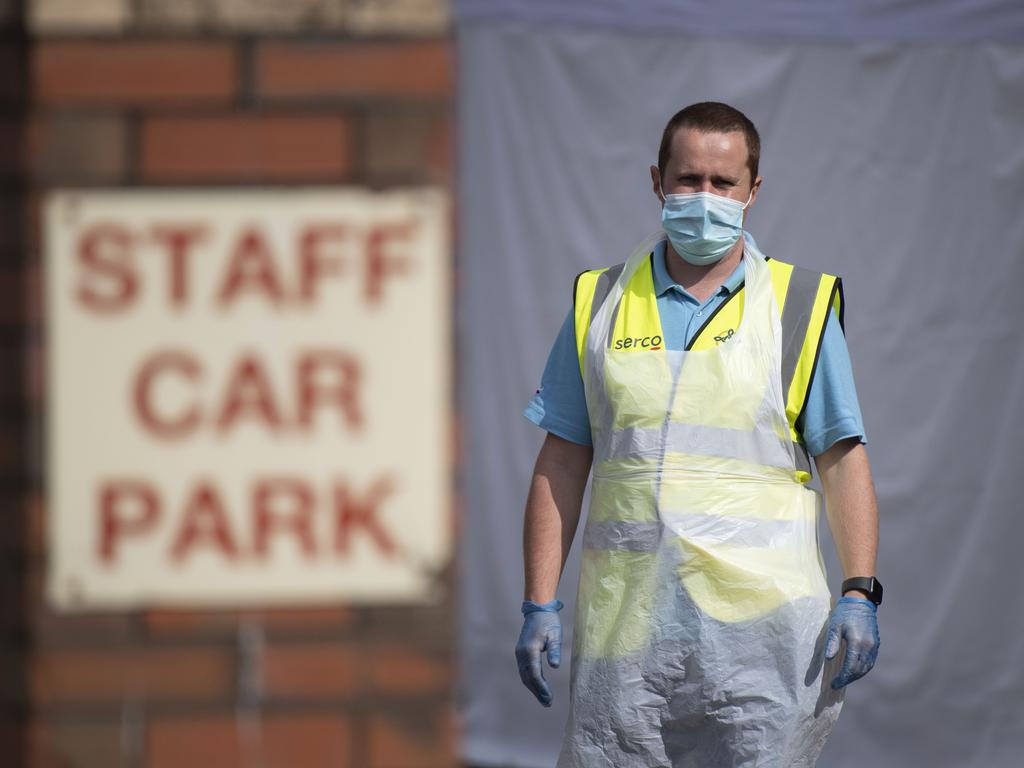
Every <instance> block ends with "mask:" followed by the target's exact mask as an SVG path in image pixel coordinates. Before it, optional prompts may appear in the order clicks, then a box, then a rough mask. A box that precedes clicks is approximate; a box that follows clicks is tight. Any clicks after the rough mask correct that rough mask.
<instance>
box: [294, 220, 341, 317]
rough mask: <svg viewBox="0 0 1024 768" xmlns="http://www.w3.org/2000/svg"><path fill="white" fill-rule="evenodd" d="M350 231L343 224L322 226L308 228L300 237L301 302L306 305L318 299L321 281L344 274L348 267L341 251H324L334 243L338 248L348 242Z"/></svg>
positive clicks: (337, 249)
mask: <svg viewBox="0 0 1024 768" xmlns="http://www.w3.org/2000/svg"><path fill="white" fill-rule="evenodd" d="M346 231H347V230H346V228H345V227H343V226H342V225H341V224H322V225H315V226H309V227H306V228H305V229H304V230H302V234H301V235H300V236H299V292H298V295H299V298H300V299H301V300H303V301H306V302H312V301H314V300H315V299H316V296H315V295H314V293H315V291H316V284H317V281H319V279H320V278H321V277H324V276H326V275H340V274H343V273H344V271H345V269H344V263H343V258H344V257H343V256H342V255H341V253H340V250H341V249H340V248H337V247H336V248H335V249H334V250H333V252H332V253H324V252H323V248H324V247H325V246H326V245H328V244H330V243H331V242H332V241H334V243H335V244H336V245H337V244H338V243H339V241H341V240H343V239H344V238H345V233H346Z"/></svg>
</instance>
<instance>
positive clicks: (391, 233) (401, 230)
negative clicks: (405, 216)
mask: <svg viewBox="0 0 1024 768" xmlns="http://www.w3.org/2000/svg"><path fill="white" fill-rule="evenodd" d="M415 229H416V225H415V223H411V222H410V223H406V224H391V225H386V226H379V227H374V228H373V229H371V230H370V232H369V234H368V235H367V236H366V282H365V283H364V295H365V296H366V300H367V302H368V303H370V304H376V303H378V302H379V301H380V300H381V296H382V295H383V293H384V281H385V280H387V279H390V278H391V277H393V276H397V275H406V274H408V273H409V272H411V271H412V267H413V264H412V261H411V260H410V259H409V258H407V257H405V256H394V255H391V251H392V250H393V248H394V246H395V243H396V242H397V241H401V240H408V239H409V238H410V237H412V234H413V232H414V231H415Z"/></svg>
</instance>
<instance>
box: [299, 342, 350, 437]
mask: <svg viewBox="0 0 1024 768" xmlns="http://www.w3.org/2000/svg"><path fill="white" fill-rule="evenodd" d="M320 371H327V372H328V373H330V372H333V373H334V374H335V375H334V377H333V385H332V386H330V387H318V386H317V381H316V379H317V374H318V373H319V372H320ZM295 373H296V379H297V381H296V388H297V390H298V392H297V398H298V404H297V406H298V408H297V413H296V422H297V424H298V426H300V427H303V428H306V429H308V428H309V427H310V426H312V424H313V411H314V408H315V407H316V406H317V405H318V404H319V403H324V404H326V405H331V406H334V407H335V408H337V410H338V412H339V413H340V415H341V418H342V419H343V420H344V422H345V424H346V425H347V426H348V427H349V429H353V430H357V429H359V428H360V427H361V426H362V425H363V411H362V408H360V405H359V387H360V384H361V381H362V373H361V371H360V368H359V363H358V362H357V361H356V359H355V358H354V357H352V356H351V355H346V354H345V353H343V352H338V351H336V350H318V351H307V352H303V353H302V354H301V355H300V356H299V359H298V362H297V364H296V370H295Z"/></svg>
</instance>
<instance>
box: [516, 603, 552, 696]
mask: <svg viewBox="0 0 1024 768" xmlns="http://www.w3.org/2000/svg"><path fill="white" fill-rule="evenodd" d="M560 610H562V601H561V600H552V601H551V602H550V603H544V604H543V605H538V604H537V603H535V602H533V601H532V600H526V601H524V602H523V616H524V619H523V631H522V632H520V633H519V642H518V643H516V661H517V662H518V664H519V677H520V678H522V681H523V685H525V686H526V687H527V688H529V689H530V690H531V691H532V692H533V695H534V696H536V697H537V701H539V702H540V703H541V704H543V705H544V706H545V707H550V706H551V698H552V697H551V689H550V688H548V683H547V680H545V679H544V672H543V671H542V670H541V662H540V657H541V654H542V653H544V652H545V651H547V655H548V664H550V665H551V667H552V669H557V668H558V665H559V664H561V663H562V622H561V621H559V619H558V612H559V611H560Z"/></svg>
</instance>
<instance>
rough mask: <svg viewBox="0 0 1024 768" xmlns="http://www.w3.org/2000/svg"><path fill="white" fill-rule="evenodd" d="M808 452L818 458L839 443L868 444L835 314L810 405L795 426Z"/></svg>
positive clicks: (831, 314)
mask: <svg viewBox="0 0 1024 768" xmlns="http://www.w3.org/2000/svg"><path fill="white" fill-rule="evenodd" d="M796 428H797V431H798V432H800V434H801V435H802V436H803V438H804V444H805V445H806V446H807V451H808V453H810V454H811V455H812V456H819V455H821V454H822V453H824V452H825V451H827V450H828V449H829V448H831V447H832V446H833V445H835V444H836V443H837V442H838V441H840V440H843V439H845V438H848V437H856V438H859V439H860V442H862V443H866V442H867V436H866V434H865V432H864V420H863V418H862V417H861V412H860V403H859V402H858V401H857V389H856V387H855V386H854V382H853V366H852V364H851V363H850V351H849V349H848V348H847V346H846V337H845V336H844V335H843V329H842V327H841V326H840V325H839V319H838V318H837V317H836V315H835V313H834V312H829V315H828V321H827V323H826V324H825V334H824V338H823V339H822V343H821V351H820V352H819V354H818V365H817V367H816V368H815V369H814V378H813V379H811V385H810V388H809V390H808V392H807V404H806V406H805V408H804V412H803V413H802V414H801V415H800V418H798V419H797V422H796Z"/></svg>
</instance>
